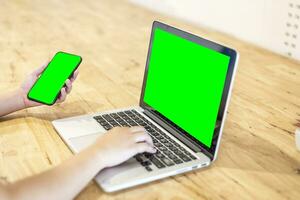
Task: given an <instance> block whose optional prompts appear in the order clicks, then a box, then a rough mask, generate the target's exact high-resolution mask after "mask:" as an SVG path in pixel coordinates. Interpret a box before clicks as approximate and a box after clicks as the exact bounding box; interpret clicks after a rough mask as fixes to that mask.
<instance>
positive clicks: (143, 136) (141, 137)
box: [134, 132, 154, 147]
mask: <svg viewBox="0 0 300 200" xmlns="http://www.w3.org/2000/svg"><path fill="white" fill-rule="evenodd" d="M134 141H135V142H147V143H148V144H150V145H151V146H152V147H153V146H154V145H153V141H152V138H151V137H150V135H148V134H147V133H145V132H138V133H135V134H134Z"/></svg>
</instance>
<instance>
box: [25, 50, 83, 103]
mask: <svg viewBox="0 0 300 200" xmlns="http://www.w3.org/2000/svg"><path fill="white" fill-rule="evenodd" d="M81 60H82V59H81V57H80V56H77V55H72V54H69V53H64V52H58V53H56V54H55V56H54V57H53V58H52V60H51V62H50V63H49V64H48V66H47V67H46V69H45V70H44V71H43V73H42V74H41V76H40V77H39V78H38V80H37V81H36V82H35V84H34V85H33V86H32V88H31V89H30V91H29V92H28V98H29V99H30V100H33V101H37V102H40V103H44V104H47V105H52V104H54V103H55V101H56V99H57V97H58V95H59V93H60V90H61V88H62V87H63V86H64V84H65V82H66V80H67V79H68V78H69V77H70V76H71V75H72V73H73V72H74V71H75V70H76V68H77V67H78V66H79V64H80V63H81Z"/></svg>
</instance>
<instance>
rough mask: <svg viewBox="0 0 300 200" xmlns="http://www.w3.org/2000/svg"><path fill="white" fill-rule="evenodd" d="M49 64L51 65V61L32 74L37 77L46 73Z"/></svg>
mask: <svg viewBox="0 0 300 200" xmlns="http://www.w3.org/2000/svg"><path fill="white" fill-rule="evenodd" d="M48 64H49V61H47V62H46V63H45V64H43V65H42V66H41V67H39V68H38V69H36V70H35V71H34V72H33V73H32V74H33V75H35V76H39V75H40V74H41V73H42V72H43V71H44V69H45V68H46V67H47V66H48Z"/></svg>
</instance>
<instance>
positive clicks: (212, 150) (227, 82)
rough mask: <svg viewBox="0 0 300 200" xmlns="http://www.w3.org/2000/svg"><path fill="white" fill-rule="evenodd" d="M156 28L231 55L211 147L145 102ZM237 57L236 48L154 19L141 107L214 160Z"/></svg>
mask: <svg viewBox="0 0 300 200" xmlns="http://www.w3.org/2000/svg"><path fill="white" fill-rule="evenodd" d="M156 28H160V29H162V30H165V31H167V32H170V33H172V34H174V35H177V36H179V37H182V38H184V39H187V40H189V41H192V42H195V43H197V44H199V45H202V46H204V47H207V48H209V49H212V50H215V51H217V52H220V53H222V54H224V55H227V56H229V57H230V61H229V65H228V70H227V74H226V80H225V84H224V88H223V93H222V99H221V103H220V106H219V112H218V117H217V120H216V128H215V131H214V134H213V140H212V144H211V147H210V148H209V147H207V146H206V145H204V144H203V143H202V142H200V141H198V140H196V139H195V138H194V137H192V136H191V135H190V134H189V133H187V132H186V131H184V130H183V129H182V128H180V127H178V126H177V125H176V124H174V123H173V122H172V121H170V120H168V119H167V118H166V117H164V116H163V115H162V114H160V113H159V112H158V111H156V110H155V109H154V108H152V107H151V106H150V105H148V104H147V103H146V102H144V93H145V86H146V82H147V76H148V69H149V61H150V58H151V51H152V43H153V37H154V31H155V29H156ZM237 57H238V54H237V52H236V51H235V50H234V49H231V48H228V47H226V46H223V45H221V44H218V43H215V42H212V41H210V40H207V39H204V38H201V37H199V36H196V35H194V34H191V33H188V32H185V31H182V30H180V29H177V28H175V27H172V26H169V25H167V24H164V23H161V22H158V21H154V22H153V25H152V30H151V36H150V42H149V47H148V54H147V60H146V67H145V72H144V79H143V85H142V91H141V96H140V102H139V105H140V107H142V108H143V109H144V110H146V111H148V112H149V113H151V115H154V116H155V118H156V119H159V121H157V120H156V122H157V123H159V124H160V123H162V124H163V125H164V126H166V125H167V126H168V127H171V128H172V129H173V130H175V131H176V132H177V133H179V134H180V135H181V136H183V138H184V139H186V140H187V141H188V142H189V144H193V145H195V146H196V147H198V149H199V151H202V152H203V153H205V154H206V155H207V156H208V157H209V158H211V160H213V159H214V156H215V155H216V152H217V149H218V146H219V141H220V136H221V131H222V127H223V124H224V119H225V114H226V113H225V111H226V109H227V106H226V105H227V104H228V97H229V93H230V89H231V84H232V78H233V75H234V69H235V65H236V61H237ZM175 136H176V135H175ZM178 139H180V140H181V141H182V137H181V138H178ZM182 142H184V143H185V141H182ZM193 150H194V151H197V150H195V148H194V149H193Z"/></svg>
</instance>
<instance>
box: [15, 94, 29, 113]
mask: <svg viewBox="0 0 300 200" xmlns="http://www.w3.org/2000/svg"><path fill="white" fill-rule="evenodd" d="M24 98H25V97H24V92H23V91H22V90H21V89H18V90H16V91H15V93H14V99H15V104H16V108H17V110H21V109H24V108H26V107H27V106H26V103H25V99H24Z"/></svg>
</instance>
